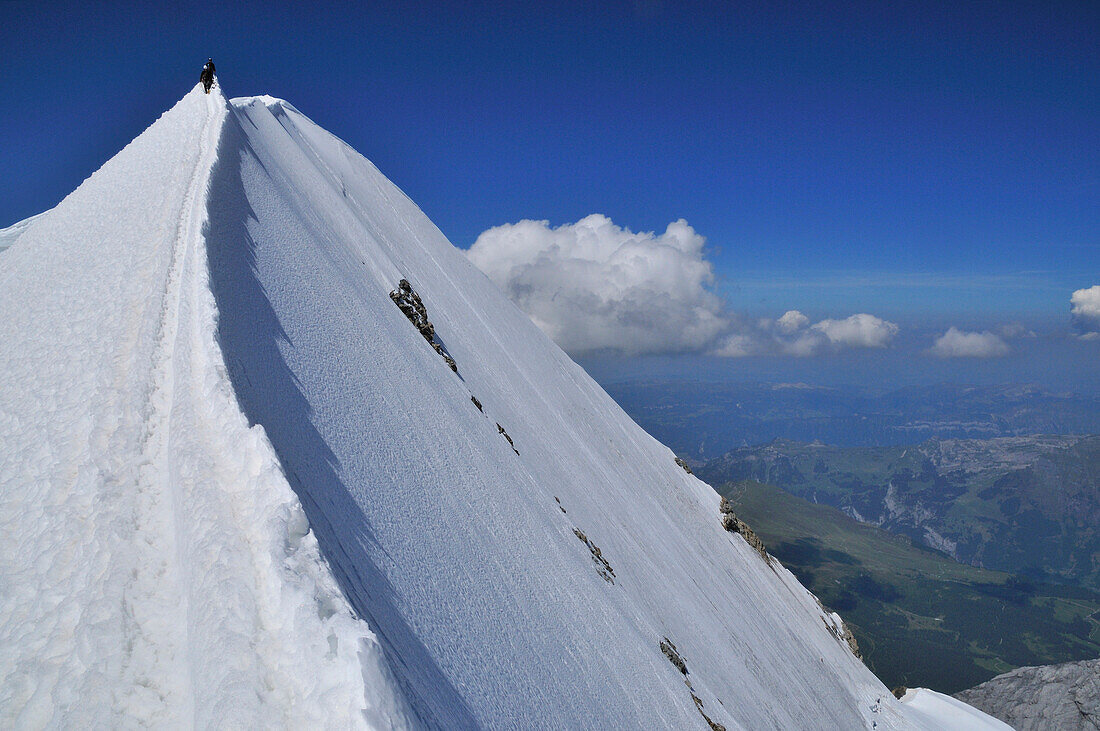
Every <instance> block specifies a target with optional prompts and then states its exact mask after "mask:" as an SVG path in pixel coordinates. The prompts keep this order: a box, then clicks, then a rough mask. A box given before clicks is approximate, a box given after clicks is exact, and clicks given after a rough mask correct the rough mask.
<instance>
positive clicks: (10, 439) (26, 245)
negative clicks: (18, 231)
mask: <svg viewBox="0 0 1100 731" xmlns="http://www.w3.org/2000/svg"><path fill="white" fill-rule="evenodd" d="M226 115H227V108H226V104H225V100H224V98H221V97H220V96H217V95H210V96H206V95H204V94H202V93H201V91H192V92H191V93H190V94H188V95H187V96H186V97H184V99H183V100H181V101H180V102H179V103H178V104H177V105H176V106H175V107H173V108H172V109H171V110H170V111H168V112H167V113H165V114H164V115H163V116H162V117H161V118H160V120H158V121H157V122H156V124H154V125H153V126H152V127H150V128H149V129H148V130H147V131H146V132H144V133H143V134H142V135H141V136H139V137H138V138H137V139H135V140H134V141H133V142H132V143H131V144H130V145H128V146H127V147H126V148H125V149H124V150H123V151H122V152H120V153H119V154H118V155H117V156H116V157H114V158H113V159H112V160H111V161H109V162H108V163H107V164H106V165H104V166H103V167H102V168H101V169H100V170H99V171H98V172H97V173H95V174H94V175H93V176H92V177H91V178H89V179H88V180H87V181H86V182H85V183H84V184H83V185H81V186H80V187H79V188H78V189H77V190H76V191H75V192H73V193H72V194H71V195H69V196H68V197H67V198H66V199H65V200H64V201H63V202H62V203H61V204H60V205H58V206H57V208H55V209H53V211H51V212H50V214H49V215H48V216H46V217H45V218H43V219H42V220H40V221H37V222H35V223H34V224H33V225H31V226H30V227H29V228H28V229H27V230H26V231H25V232H24V233H23V234H22V236H21V237H20V239H19V243H18V245H17V246H15V247H13V248H11V249H10V250H9V251H7V252H5V253H4V255H3V258H2V259H0V342H3V343H4V348H3V349H0V374H2V378H0V526H2V532H3V535H4V539H5V550H4V551H3V552H0V719H2V721H0V725H3V726H5V727H9V728H10V727H16V728H42V727H47V726H48V727H65V728H92V727H105V726H112V727H114V726H118V725H126V726H131V725H151V726H158V727H183V726H194V727H200V726H202V727H204V726H207V725H210V724H212V723H217V724H219V725H226V726H253V725H263V726H284V725H296V726H302V725H312V726H322V725H325V723H327V724H328V725H330V726H331V727H333V728H345V727H347V726H348V725H349V724H350V723H352V722H358V721H359V720H360V719H362V712H363V709H368V710H370V711H371V712H373V713H374V714H375V716H376V717H382V716H384V714H385V713H387V712H393V709H392V708H389V709H387V707H386V703H387V702H386V700H385V697H384V694H383V693H375V694H374V695H373V697H371V698H367V697H366V696H365V695H364V683H363V676H364V673H365V672H373V673H379V672H381V666H379V665H378V648H377V644H376V642H375V641H374V638H373V636H372V635H371V634H370V632H369V630H367V628H366V627H365V626H364V625H363V624H362V623H361V622H358V621H356V620H355V619H353V617H352V616H351V613H350V611H349V608H348V607H347V604H346V602H345V601H344V600H343V598H342V596H341V595H340V593H339V591H338V589H337V588H336V586H335V584H334V582H333V581H332V579H331V575H330V573H329V572H328V571H327V569H326V567H325V566H324V563H323V562H322V560H321V557H320V555H319V553H318V550H317V546H316V542H315V540H314V539H313V537H312V535H310V534H308V533H307V523H306V521H305V517H304V515H303V513H302V511H301V508H300V506H299V504H298V502H297V500H296V499H295V498H294V495H293V493H292V492H291V491H290V490H289V489H288V487H287V485H286V483H285V480H284V479H283V478H282V475H281V473H280V471H279V467H278V464H277V461H276V459H275V456H274V454H273V453H272V451H271V449H270V445H269V444H268V443H267V441H266V439H265V437H264V435H263V430H262V429H261V428H259V427H255V428H252V429H250V428H249V426H248V424H247V422H246V421H245V419H244V417H243V416H242V415H241V413H240V411H239V409H238V408H237V405H236V402H235V399H234V396H233V393H232V390H231V387H230V385H229V381H228V380H227V378H226V376H225V370H224V366H223V358H222V355H221V353H220V351H219V350H218V346H217V344H216V343H215V341H214V321H215V314H214V303H213V298H212V297H211V295H210V290H209V285H208V279H207V272H206V249H205V242H204V238H203V228H204V225H205V219H206V186H207V183H208V180H209V176H210V170H211V167H212V165H213V163H214V159H215V155H216V152H217V142H218V139H219V136H220V134H221V131H222V128H223V124H224V121H225V118H226ZM360 655H361V656H362V659H361V658H360ZM379 685H380V686H382V687H384V684H383V683H379ZM371 703H373V704H375V705H376V706H378V707H376V708H371ZM383 720H384V719H383Z"/></svg>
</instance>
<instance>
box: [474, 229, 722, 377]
mask: <svg viewBox="0 0 1100 731" xmlns="http://www.w3.org/2000/svg"><path fill="white" fill-rule="evenodd" d="M704 243H705V239H704V238H703V237H702V236H700V235H699V234H697V233H696V232H695V230H694V229H693V228H692V227H691V226H689V225H688V223H687V222H686V221H684V220H683V219H681V220H679V221H675V222H673V223H670V224H669V225H668V227H667V228H666V229H665V232H664V233H662V234H656V233H652V232H650V233H634V232H633V231H631V230H630V229H627V228H622V227H620V226H616V225H615V224H614V223H613V222H612V221H611V219H609V218H608V217H607V216H603V215H599V214H593V215H591V216H587V217H585V218H583V219H581V220H580V221H577V222H576V223H571V224H565V225H562V226H558V227H556V228H551V227H550V224H549V222H547V221H530V220H524V221H520V222H519V223H515V224H505V225H503V226H496V227H494V228H491V229H489V230H488V231H485V232H484V233H482V234H481V235H480V236H478V238H477V241H476V242H474V245H473V246H472V247H470V250H469V252H467V255H468V256H469V258H470V260H471V261H472V262H473V263H474V264H475V265H476V266H477V267H478V268H479V269H481V270H482V271H483V272H485V274H487V275H488V276H489V278H490V279H492V280H493V282H495V283H496V284H497V285H498V286H499V287H500V288H501V289H502V290H504V292H505V293H506V294H507V295H508V297H509V298H510V299H511V300H512V301H513V302H515V303H516V304H517V305H518V306H519V307H520V309H522V310H523V311H524V312H526V313H527V314H528V315H529V316H530V317H531V319H532V320H534V322H535V323H536V324H537V325H538V326H539V327H540V328H542V329H543V331H544V332H546V333H547V334H548V335H549V336H550V337H551V338H553V339H554V341H555V342H557V343H558V345H560V346H561V347H562V348H563V349H565V350H566V351H568V352H571V353H584V352H590V351H595V350H601V349H614V350H618V351H621V352H624V353H630V354H640V353H661V352H683V351H705V350H711V349H715V348H716V347H717V348H725V349H727V350H728V351H729V354H730V355H732V354H734V353H735V352H736V351H737V350H738V348H737V346H736V343H735V342H734V341H731V340H727V341H726V342H724V343H722V342H720V339H721V338H723V337H726V336H728V335H729V334H730V331H731V328H732V326H733V318H732V315H731V314H730V313H729V312H728V311H727V310H726V308H725V305H724V303H723V302H722V300H721V299H720V298H719V297H718V295H716V294H715V293H714V292H713V291H711V289H710V285H711V284H713V282H714V270H713V268H712V267H711V264H710V262H709V261H707V260H706V258H705V257H704V252H703V245H704Z"/></svg>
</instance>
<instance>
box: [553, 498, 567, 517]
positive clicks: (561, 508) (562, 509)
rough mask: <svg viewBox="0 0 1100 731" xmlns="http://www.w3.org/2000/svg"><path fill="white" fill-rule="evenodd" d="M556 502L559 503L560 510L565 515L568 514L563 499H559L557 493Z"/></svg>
mask: <svg viewBox="0 0 1100 731" xmlns="http://www.w3.org/2000/svg"><path fill="white" fill-rule="evenodd" d="M554 502H556V503H557V504H558V510H560V511H561V512H562V514H563V515H564V514H566V512H565V506H564V505H562V504H561V500H559V499H558V496H557V495H555V496H554Z"/></svg>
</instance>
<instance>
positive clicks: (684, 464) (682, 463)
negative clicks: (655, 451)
mask: <svg viewBox="0 0 1100 731" xmlns="http://www.w3.org/2000/svg"><path fill="white" fill-rule="evenodd" d="M676 464H678V465H680V467H681V468H682V469H683V470H684V472H686V473H688V474H689V475H690V474H691V468H690V467H688V463H687V462H685V461H684V460H682V459H680V458H679V457H677V458H676Z"/></svg>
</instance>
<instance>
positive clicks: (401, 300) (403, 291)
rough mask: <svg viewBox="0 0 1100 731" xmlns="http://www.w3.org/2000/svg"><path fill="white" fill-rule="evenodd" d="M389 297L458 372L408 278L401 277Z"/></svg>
mask: <svg viewBox="0 0 1100 731" xmlns="http://www.w3.org/2000/svg"><path fill="white" fill-rule="evenodd" d="M390 299H391V300H393V303H394V304H395V305H397V308H398V309H399V310H401V312H403V313H404V314H405V317H407V318H409V322H411V323H412V324H413V326H414V327H415V328H416V329H417V330H418V331H419V332H420V334H421V335H423V336H424V339H425V340H427V341H428V344H429V345H431V346H432V349H433V350H435V352H437V353H439V356H440V357H441V358H443V360H444V361H446V363H447V365H448V366H449V367H450V369H451V370H452V371H454V372H455V373H458V365H457V364H456V363H455V360H454V358H452V357H451V356H450V355H449V354H448V353H447V351H446V350H444V349H443V346H442V345H441V344H440V343H439V341H438V340H437V339H436V337H435V325H433V324H432V323H431V320H429V319H428V309H427V308H426V307H425V306H424V302H423V301H421V299H420V295H418V294H417V293H416V292H414V291H413V288H412V285H411V284H409V280H407V279H402V280H401V281H400V282H398V283H397V289H395V290H393V291H392V292H390Z"/></svg>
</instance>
